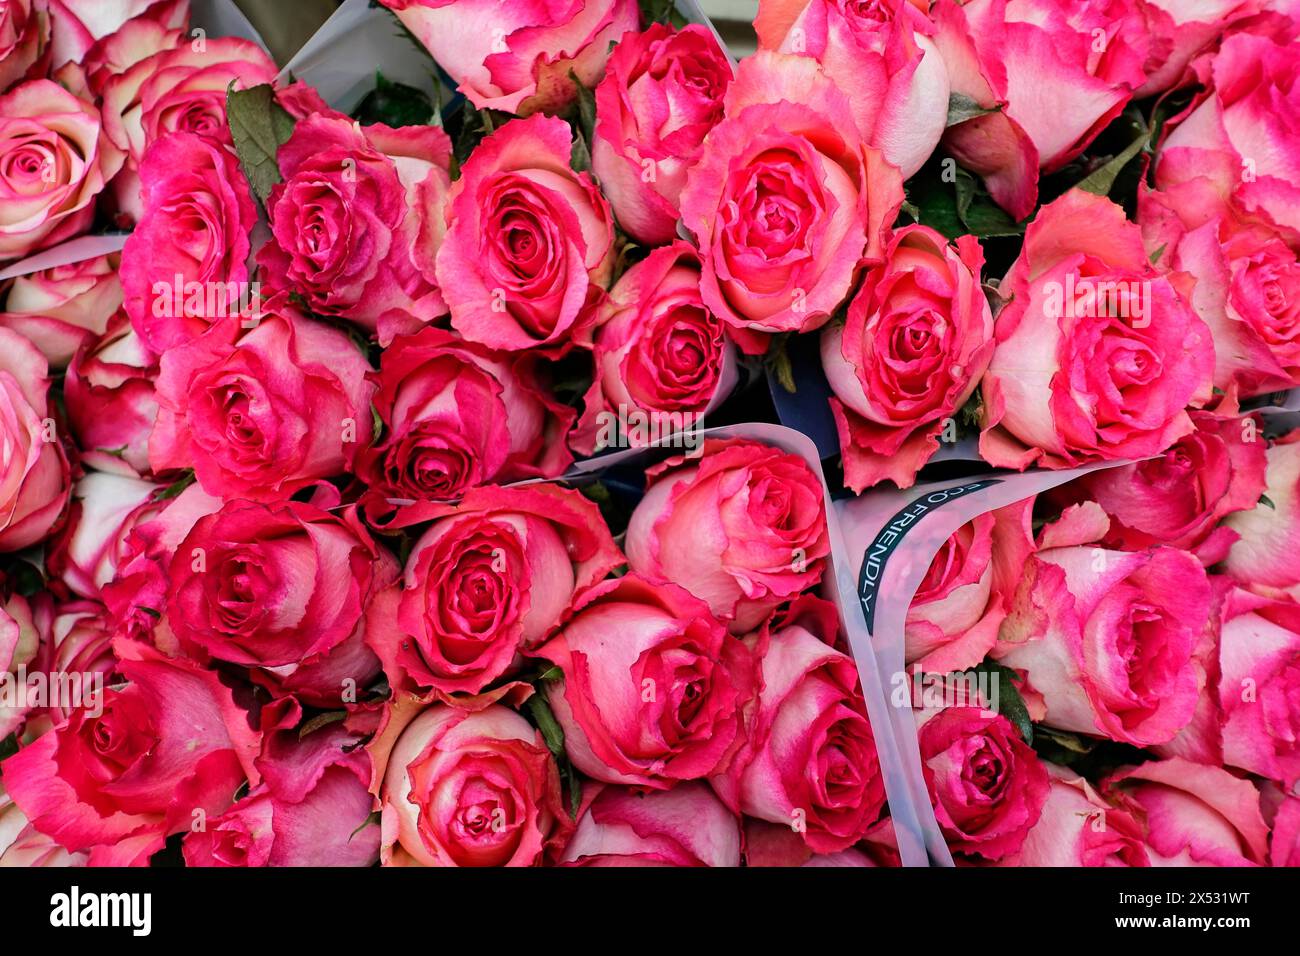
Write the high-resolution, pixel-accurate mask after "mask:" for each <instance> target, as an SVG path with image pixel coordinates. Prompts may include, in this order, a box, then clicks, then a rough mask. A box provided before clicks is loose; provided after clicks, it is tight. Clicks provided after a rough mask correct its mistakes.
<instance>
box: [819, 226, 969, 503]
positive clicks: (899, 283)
mask: <svg viewBox="0 0 1300 956" xmlns="http://www.w3.org/2000/svg"><path fill="white" fill-rule="evenodd" d="M983 265H984V254H983V251H982V250H981V249H980V244H979V241H978V240H977V239H975V238H974V237H973V236H962V237H961V238H960V239H958V240H957V245H956V248H953V247H952V246H950V245H949V244H948V241H947V240H946V239H944V237H943V236H942V235H940V234H939V233H937V232H935V231H934V230H933V229H931V228H929V227H928V226H921V225H912V226H905V227H904V228H902V229H900V230H898V232H896V233H894V236H893V238H892V239H891V240H890V242H889V244H888V246H887V247H886V249H885V255H884V261H883V262H882V263H881V264H880V265H878V266H876V267H874V268H872V269H869V270H868V271H867V273H866V275H865V277H864V278H863V281H862V286H861V287H860V288H859V289H858V291H857V292H856V293H855V294H854V296H853V298H852V300H851V301H850V302H849V309H848V317H847V319H846V320H845V321H844V322H843V323H840V322H832V323H831V324H830V325H828V326H826V330H825V331H824V332H823V333H822V339H821V354H822V367H823V368H824V369H825V370H826V377H827V379H828V380H829V382H830V386H831V390H832V391H833V392H834V393H835V397H834V398H832V399H831V400H830V401H831V411H832V412H833V413H834V414H835V424H836V428H837V430H838V431H839V436H840V448H841V449H842V451H843V453H844V482H845V484H846V485H848V486H849V487H850V488H852V489H853V490H854V491H861V490H862V489H863V488H866V487H868V486H870V485H874V484H876V483H877V482H879V481H882V480H885V479H890V480H892V481H893V482H894V483H895V484H896V485H898V486H899V487H900V488H909V487H911V486H912V484H913V483H914V482H915V481H916V473H917V472H918V471H919V470H920V469H921V466H923V465H924V464H925V463H926V462H927V461H929V460H930V457H931V456H932V455H933V454H934V453H935V452H936V451H938V449H939V435H940V434H941V433H942V432H943V430H944V427H945V423H946V422H947V421H948V420H949V419H952V418H953V416H955V415H956V414H957V410H958V409H959V408H961V406H962V405H963V404H965V402H966V399H968V398H969V397H970V396H971V394H972V393H973V392H974V391H975V387H976V385H978V384H979V380H980V376H981V375H983V374H984V369H985V368H986V367H987V366H988V362H989V358H990V357H991V356H992V354H993V313H992V311H991V310H990V308H989V303H988V299H986V298H985V297H984V290H983V289H982V288H980V269H981V268H982V267H983Z"/></svg>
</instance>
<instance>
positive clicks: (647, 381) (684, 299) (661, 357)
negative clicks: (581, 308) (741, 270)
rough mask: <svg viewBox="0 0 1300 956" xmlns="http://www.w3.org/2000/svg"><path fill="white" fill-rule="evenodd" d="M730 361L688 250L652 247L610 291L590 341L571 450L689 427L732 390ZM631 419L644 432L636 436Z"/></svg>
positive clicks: (642, 440) (681, 245)
mask: <svg viewBox="0 0 1300 956" xmlns="http://www.w3.org/2000/svg"><path fill="white" fill-rule="evenodd" d="M734 361H735V356H734V349H733V347H732V346H731V344H730V343H729V342H728V341H727V339H726V336H725V335H724V330H723V324H722V322H721V320H720V319H718V317H717V316H715V315H714V314H713V313H712V312H710V311H709V310H708V309H707V308H705V306H704V303H703V301H702V300H701V299H700V260H699V256H698V255H697V254H696V252H695V250H694V249H693V248H691V246H690V245H688V244H687V243H685V242H675V243H673V244H672V245H670V246H664V247H662V248H659V249H655V250H654V251H653V252H651V253H650V255H648V256H647V257H646V258H645V259H643V260H641V261H640V262H638V263H637V264H636V265H634V266H632V267H631V268H630V269H628V270H627V271H626V272H625V273H623V275H622V277H621V278H620V279H619V280H618V283H617V284H616V285H615V286H614V288H613V289H612V290H611V291H610V294H609V299H608V301H607V303H606V305H605V307H604V309H603V319H602V324H601V325H600V327H599V328H598V329H597V331H596V337H595V362H596V376H595V379H594V380H593V382H592V385H591V390H590V391H589V392H588V393H587V394H586V395H585V396H584V397H583V404H584V407H585V410H584V412H583V418H582V421H581V422H580V423H579V425H578V428H577V429H576V430H575V432H574V437H573V438H572V439H570V442H571V444H573V447H574V448H575V449H577V450H578V452H579V453H580V454H584V455H590V454H593V453H594V452H596V451H597V450H599V449H600V448H601V447H607V446H609V445H613V444H619V443H626V444H628V445H631V446H637V445H647V444H650V443H651V441H652V440H653V439H654V438H656V437H658V436H659V435H660V434H661V433H666V432H668V431H690V430H693V429H695V427H696V425H697V424H698V422H699V420H700V419H702V418H703V416H704V413H705V412H706V411H707V410H708V409H709V408H710V407H711V406H712V405H713V404H715V403H716V402H718V401H720V400H722V399H723V398H725V397H726V395H727V393H728V392H729V391H730V389H731V388H732V387H733V386H734V384H735V379H736V377H737V375H736V372H735V370H734V368H733V363H734ZM639 417H640V420H643V421H645V422H648V423H650V424H651V426H652V427H651V428H647V429H645V430H644V433H643V432H642V431H640V430H638V429H637V428H636V423H637V421H638V418H639ZM611 419H616V420H617V421H618V422H619V425H620V428H618V429H615V428H611V427H610V425H609V422H610V421H611ZM660 423H662V425H663V427H662V428H660V427H659V426H660Z"/></svg>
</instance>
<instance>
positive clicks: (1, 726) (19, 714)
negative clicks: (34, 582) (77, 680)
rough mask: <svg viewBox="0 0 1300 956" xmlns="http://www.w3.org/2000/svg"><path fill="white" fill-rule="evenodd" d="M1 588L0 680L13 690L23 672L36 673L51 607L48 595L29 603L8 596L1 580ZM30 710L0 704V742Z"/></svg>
mask: <svg viewBox="0 0 1300 956" xmlns="http://www.w3.org/2000/svg"><path fill="white" fill-rule="evenodd" d="M0 587H3V591H2V592H0V597H2V598H3V601H0V678H3V679H4V680H5V682H6V683H10V684H12V685H13V686H14V687H16V686H17V681H18V678H19V676H20V674H21V673H22V672H24V671H30V672H31V673H33V674H34V673H35V672H36V671H37V670H38V669H39V666H40V660H39V659H38V655H40V654H41V652H42V650H43V645H45V644H47V643H48V641H49V629H50V617H51V609H50V607H51V606H50V601H49V595H48V594H47V595H44V596H43V597H36V598H34V599H32V600H28V599H27V598H25V597H23V596H22V595H21V594H17V593H11V588H10V586H9V583H8V582H6V581H3V580H0ZM6 696H8V695H6ZM30 709H31V708H30V707H28V706H24V705H23V704H22V703H21V702H15V703H14V704H9V703H4V704H0V740H3V739H5V738H6V737H8V736H9V735H10V734H12V733H14V732H15V731H17V730H19V729H20V728H21V727H22V725H23V722H24V721H25V720H26V719H27V715H28V712H29V710H30Z"/></svg>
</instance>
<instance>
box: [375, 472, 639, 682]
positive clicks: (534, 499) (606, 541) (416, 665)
mask: <svg viewBox="0 0 1300 956" xmlns="http://www.w3.org/2000/svg"><path fill="white" fill-rule="evenodd" d="M429 520H432V522H433V523H432V524H431V525H430V526H429V529H428V530H427V531H425V532H424V534H422V535H421V536H420V538H419V540H417V541H416V543H415V545H414V547H413V548H412V549H411V553H410V556H409V557H408V558H407V559H406V570H405V573H404V575H403V579H402V582H401V586H400V587H394V588H391V589H389V590H388V591H385V592H384V593H383V594H381V595H379V597H378V598H377V599H376V600H375V601H374V602H373V603H372V604H371V606H370V609H369V624H368V627H367V633H366V642H367V643H368V644H369V645H370V647H371V648H373V649H374V651H375V653H376V654H378V655H379V658H380V660H382V661H383V663H384V672H385V674H387V675H388V682H389V685H390V686H391V687H392V688H393V689H394V692H395V693H397V692H402V691H411V692H417V693H424V692H427V691H428V690H430V689H436V690H437V691H440V692H442V693H444V694H447V693H455V692H468V693H471V694H476V693H478V692H479V691H481V690H482V689H483V688H484V687H486V686H487V685H488V684H490V683H492V682H493V681H494V680H496V679H497V678H499V677H501V676H502V675H504V674H506V673H507V672H508V671H510V670H511V669H512V668H513V667H514V666H515V665H516V663H517V662H518V661H519V660H520V658H519V656H518V655H519V654H520V653H521V652H527V651H528V650H529V649H531V648H533V647H535V646H536V645H537V644H539V643H540V642H541V641H542V639H543V638H545V636H546V635H547V634H548V633H549V632H550V631H551V629H552V628H553V627H554V626H555V625H556V624H557V623H559V620H560V616H561V615H562V614H563V613H564V611H565V610H566V609H567V608H568V606H569V604H570V602H571V601H572V599H573V596H574V594H575V593H577V592H580V591H582V590H584V589H586V588H588V587H590V586H591V585H593V584H595V583H596V582H598V581H600V580H602V579H604V577H605V576H606V575H607V574H608V573H609V572H610V571H611V570H613V569H614V568H615V567H617V566H618V565H620V564H622V563H623V560H624V559H623V556H622V554H621V553H620V552H619V550H618V548H617V546H616V545H615V544H614V539H613V538H612V537H611V536H610V534H609V531H608V529H607V528H606V527H605V521H604V519H603V518H602V517H601V515H600V510H599V509H598V508H597V507H596V506H595V505H594V504H593V503H591V502H590V501H588V500H587V499H586V498H585V497H583V495H582V494H581V493H580V492H578V491H575V490H571V489H567V488H561V487H559V486H557V485H546V484H537V485H527V486H519V487H506V488H498V487H495V486H488V487H484V488H475V489H472V490H470V491H469V492H468V494H466V496H465V498H464V500H463V501H461V502H460V504H457V505H433V506H428V507H419V506H414V507H412V508H408V509H404V510H403V511H402V512H400V513H399V522H398V523H397V524H396V525H395V527H397V526H402V525H405V524H410V523H414V522H424V521H429Z"/></svg>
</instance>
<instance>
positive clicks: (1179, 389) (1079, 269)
mask: <svg viewBox="0 0 1300 956" xmlns="http://www.w3.org/2000/svg"><path fill="white" fill-rule="evenodd" d="M1184 278H1186V277H1183V276H1177V275H1174V276H1164V275H1161V274H1159V273H1157V272H1156V270H1155V269H1154V268H1153V267H1152V266H1151V264H1150V262H1149V261H1148V259H1147V254H1146V251H1145V250H1144V249H1143V246H1142V237H1141V234H1140V230H1139V229H1138V227H1137V225H1135V224H1134V223H1131V222H1129V221H1127V220H1126V219H1125V218H1124V210H1123V209H1121V208H1120V207H1119V206H1117V205H1116V204H1115V203H1113V202H1111V201H1110V200H1108V199H1106V198H1104V197H1101V196H1095V195H1093V194H1091V193H1086V192H1083V191H1081V190H1078V189H1073V190H1071V191H1070V192H1068V193H1066V194H1065V195H1064V196H1062V197H1061V198H1060V199H1057V200H1056V201H1055V202H1052V203H1050V204H1048V205H1046V206H1044V207H1043V208H1042V209H1040V210H1039V211H1038V214H1037V216H1036V217H1035V218H1034V221H1033V222H1032V223H1031V224H1030V226H1029V229H1028V231H1027V232H1026V234H1025V244H1024V248H1023V249H1022V250H1021V252H1020V257H1019V258H1018V259H1017V260H1016V262H1015V264H1014V265H1012V267H1011V271H1010V272H1008V273H1007V276H1006V278H1005V279H1003V280H1002V283H1001V284H1000V285H999V287H998V289H999V293H1000V294H1001V295H1002V296H1004V297H1010V299H1011V301H1010V303H1009V304H1008V305H1007V306H1006V307H1005V308H1004V309H1003V310H1002V311H1001V312H1000V313H999V314H998V319H997V324H996V336H997V347H996V349H995V350H994V352H993V359H992V361H991V362H990V363H989V368H988V371H987V372H986V373H985V375H984V379H983V386H982V387H983V397H984V406H983V426H984V430H983V432H982V433H981V434H980V454H981V455H982V456H983V457H984V459H985V461H987V462H988V463H989V464H991V465H993V466H995V467H1005V468H1018V469H1023V468H1025V467H1026V466H1028V465H1030V464H1033V463H1035V462H1037V463H1038V464H1039V465H1042V466H1045V467H1048V468H1068V467H1071V466H1073V465H1076V464H1079V463H1082V462H1087V461H1096V460H1099V459H1100V460H1115V459H1124V458H1145V457H1148V456H1150V455H1155V454H1158V453H1159V452H1161V451H1164V450H1165V449H1166V448H1168V447H1169V446H1170V445H1172V444H1173V443H1174V442H1176V441H1177V440H1178V439H1180V438H1182V437H1183V436H1184V435H1186V434H1188V433H1189V432H1191V431H1192V429H1193V425H1192V421H1191V419H1190V418H1189V417H1188V415H1187V413H1186V412H1185V411H1184V408H1185V407H1186V406H1187V405H1188V404H1189V403H1201V402H1204V401H1206V400H1208V399H1209V397H1210V383H1209V379H1210V374H1211V370H1212V368H1213V365H1214V346H1213V343H1212V342H1211V339H1210V333H1209V330H1208V329H1207V328H1206V326H1205V323H1204V322H1202V321H1201V320H1200V319H1198V318H1197V317H1196V314H1195V313H1194V312H1193V311H1192V309H1191V307H1190V306H1189V305H1188V304H1187V301H1186V300H1185V299H1184V297H1183V295H1182V291H1181V289H1180V286H1181V285H1182V284H1183V283H1182V282H1181V280H1182V279H1184Z"/></svg>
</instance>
